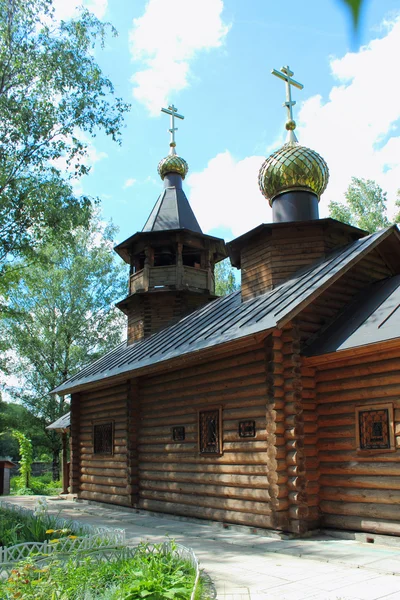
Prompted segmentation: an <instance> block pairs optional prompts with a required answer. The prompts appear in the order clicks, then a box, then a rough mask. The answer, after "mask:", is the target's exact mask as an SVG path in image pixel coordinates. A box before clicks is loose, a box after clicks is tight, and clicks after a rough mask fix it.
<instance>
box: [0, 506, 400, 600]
mask: <svg viewBox="0 0 400 600" xmlns="http://www.w3.org/2000/svg"><path fill="white" fill-rule="evenodd" d="M4 500H7V501H10V502H14V503H18V504H20V505H23V506H27V507H32V506H33V505H34V503H35V498H33V497H29V496H22V497H19V498H17V497H5V498H4ZM49 505H50V507H51V508H50V510H51V512H53V513H60V514H61V516H63V517H65V518H69V519H76V520H79V521H82V522H84V523H91V524H92V525H98V526H99V525H105V526H107V527H120V528H124V529H125V530H126V535H127V539H128V541H129V544H132V545H134V544H136V543H137V542H139V541H140V540H148V541H151V542H159V541H162V540H164V539H165V536H166V535H168V536H170V537H172V538H174V539H175V540H176V541H177V542H180V543H181V544H184V545H185V546H188V547H190V548H193V550H194V552H195V553H196V555H197V557H198V559H199V560H200V563H201V567H202V568H203V569H204V570H205V572H206V573H207V575H208V576H209V578H210V580H211V581H210V585H209V594H210V597H211V598H214V599H216V598H217V599H218V600H378V599H382V600H383V599H385V600H400V540H399V545H398V546H397V547H396V545H393V546H391V545H383V544H378V543H377V541H379V540H376V541H375V543H374V544H367V543H361V542H358V541H354V540H343V539H335V538H331V537H328V536H322V535H321V536H318V537H314V538H312V539H303V540H293V539H292V540H290V539H287V540H282V539H279V538H277V537H275V538H274V537H267V536H265V535H262V533H260V531H259V530H258V531H257V533H252V530H251V529H248V528H241V527H235V526H232V527H231V526H229V527H224V526H222V525H221V524H217V523H209V522H201V521H195V520H193V521H189V520H183V519H182V520H181V519H177V518H171V517H168V516H162V515H154V514H151V513H146V512H144V511H140V512H136V511H135V510H129V509H124V508H119V507H108V506H107V507H106V506H103V505H94V504H89V503H86V502H73V501H70V500H61V499H53V500H52V499H50V498H49ZM393 542H394V543H395V542H396V539H394V540H393Z"/></svg>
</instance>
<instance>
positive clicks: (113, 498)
mask: <svg viewBox="0 0 400 600" xmlns="http://www.w3.org/2000/svg"><path fill="white" fill-rule="evenodd" d="M78 498H82V499H83V500H94V501H95V502H106V503H108V504H118V505H120V506H130V501H129V496H128V495H126V496H122V495H119V494H101V493H99V492H89V491H87V490H82V491H81V492H79V494H78Z"/></svg>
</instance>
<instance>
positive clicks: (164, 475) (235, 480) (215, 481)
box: [140, 470, 269, 489]
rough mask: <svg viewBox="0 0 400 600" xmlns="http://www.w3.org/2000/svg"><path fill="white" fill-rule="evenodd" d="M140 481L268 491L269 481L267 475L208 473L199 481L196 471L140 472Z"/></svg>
mask: <svg viewBox="0 0 400 600" xmlns="http://www.w3.org/2000/svg"><path fill="white" fill-rule="evenodd" d="M140 479H141V481H145V480H149V481H154V482H158V481H169V482H171V481H172V482H176V483H190V484H194V485H197V484H199V485H219V486H224V487H227V486H233V487H243V488H254V489H268V488H269V481H268V477H267V474H265V475H264V476H257V475H236V474H234V473H232V474H226V473H212V474H210V473H208V474H202V476H201V480H200V481H199V476H198V471H197V472H196V471H195V472H188V471H167V472H165V471H151V470H147V471H144V470H141V471H140Z"/></svg>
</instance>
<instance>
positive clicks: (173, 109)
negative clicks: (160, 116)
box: [161, 104, 185, 148]
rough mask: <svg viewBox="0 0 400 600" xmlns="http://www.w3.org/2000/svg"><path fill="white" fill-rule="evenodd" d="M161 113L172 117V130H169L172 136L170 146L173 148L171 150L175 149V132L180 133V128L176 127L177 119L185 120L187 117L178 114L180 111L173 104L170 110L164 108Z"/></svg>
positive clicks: (169, 107)
mask: <svg viewBox="0 0 400 600" xmlns="http://www.w3.org/2000/svg"><path fill="white" fill-rule="evenodd" d="M161 112H163V113H166V114H167V115H170V117H171V128H170V129H168V131H169V132H170V134H171V143H170V146H171V148H175V146H176V143H175V131H178V128H177V127H175V117H176V118H177V119H184V118H185V117H184V116H183V115H180V114H178V109H177V108H176V107H175V106H174V105H173V104H171V105H170V106H168V108H162V109H161Z"/></svg>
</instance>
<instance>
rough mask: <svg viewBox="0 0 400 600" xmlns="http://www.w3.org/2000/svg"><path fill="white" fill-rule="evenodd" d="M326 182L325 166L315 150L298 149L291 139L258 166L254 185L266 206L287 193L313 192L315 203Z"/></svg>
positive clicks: (299, 146)
mask: <svg viewBox="0 0 400 600" xmlns="http://www.w3.org/2000/svg"><path fill="white" fill-rule="evenodd" d="M328 180H329V169H328V165H327V164H326V162H325V161H324V159H323V158H322V156H320V155H319V154H318V152H315V150H311V149H310V148H306V147H305V146H301V145H300V144H299V143H298V141H297V140H296V138H295V137H294V136H293V137H292V138H291V139H290V140H289V141H288V142H287V143H286V144H284V145H283V146H282V148H279V150H276V152H273V153H272V154H271V155H270V156H269V157H268V158H267V159H266V160H265V161H264V163H263V164H262V166H261V169H260V172H259V176H258V183H259V186H260V190H261V192H262V194H263V195H264V196H265V197H266V198H267V200H269V203H270V205H271V206H272V202H273V200H274V198H276V196H278V195H279V194H282V193H284V192H289V191H307V192H313V193H314V194H315V195H316V196H317V198H318V200H319V198H320V196H321V194H322V193H323V192H324V191H325V189H326V186H327V185H328Z"/></svg>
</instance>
